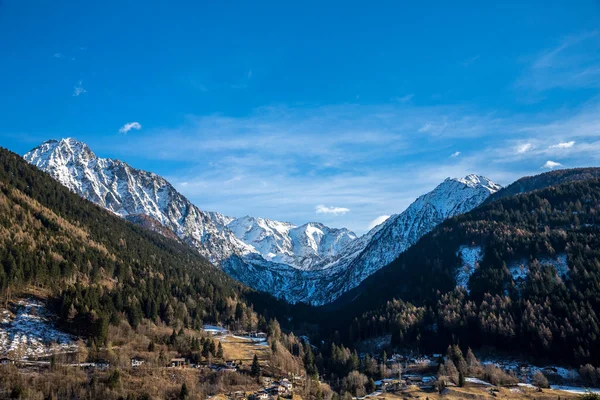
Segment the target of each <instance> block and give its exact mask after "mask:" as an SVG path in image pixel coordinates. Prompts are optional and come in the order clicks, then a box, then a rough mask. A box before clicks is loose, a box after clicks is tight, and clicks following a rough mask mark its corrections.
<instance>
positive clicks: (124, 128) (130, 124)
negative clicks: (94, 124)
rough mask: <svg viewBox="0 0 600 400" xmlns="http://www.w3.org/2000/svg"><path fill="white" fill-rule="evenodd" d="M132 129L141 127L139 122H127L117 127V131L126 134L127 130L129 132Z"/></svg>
mask: <svg viewBox="0 0 600 400" xmlns="http://www.w3.org/2000/svg"><path fill="white" fill-rule="evenodd" d="M132 129H135V130H139V129H142V125H141V124H140V123H139V122H128V123H126V124H125V125H123V126H122V127H121V128H120V129H119V133H122V134H124V135H126V134H127V132H129V131H130V130H132Z"/></svg>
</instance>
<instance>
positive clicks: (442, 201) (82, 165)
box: [24, 138, 500, 304]
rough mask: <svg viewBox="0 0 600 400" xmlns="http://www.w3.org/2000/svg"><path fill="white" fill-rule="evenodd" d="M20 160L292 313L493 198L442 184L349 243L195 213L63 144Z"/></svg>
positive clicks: (151, 183)
mask: <svg viewBox="0 0 600 400" xmlns="http://www.w3.org/2000/svg"><path fill="white" fill-rule="evenodd" d="M24 158H25V159H26V160H27V161H28V162H30V163H31V164H33V165H36V166H37V167H39V168H40V169H42V170H44V171H46V172H48V173H49V174H50V175H51V176H53V177H54V178H55V179H57V180H58V181H59V182H61V183H62V184H63V185H65V186H66V187H68V188H69V189H71V190H72V191H73V192H75V193H78V194H79V195H80V196H82V197H84V198H86V199H88V200H90V201H92V202H94V203H96V204H98V205H100V206H102V207H104V208H106V209H108V210H110V211H112V212H113V213H115V214H117V215H120V216H122V217H124V218H127V219H129V220H131V221H142V222H144V224H145V226H150V227H152V229H153V230H155V231H157V232H163V234H165V233H164V232H165V231H163V230H161V229H160V225H162V226H163V227H165V228H167V229H168V230H170V231H172V232H173V233H174V234H175V235H177V237H178V238H179V239H181V240H182V241H183V242H186V243H188V244H189V245H190V246H192V247H194V248H196V249H197V250H198V251H199V252H200V254H202V255H204V256H205V257H206V258H208V259H209V260H211V261H213V262H214V263H215V264H217V265H220V266H221V267H222V268H223V269H224V270H225V271H226V272H227V273H229V274H230V275H232V276H233V277H234V278H237V279H239V280H240V281H242V282H244V283H246V284H248V285H249V286H252V287H254V288H256V289H259V290H264V291H267V292H270V293H272V294H274V295H275V296H277V297H280V298H283V299H286V300H288V301H290V302H292V303H296V302H300V301H303V302H307V303H312V304H325V303H328V302H330V301H333V300H335V299H336V298H337V297H339V296H340V295H341V294H343V293H344V292H345V291H347V290H350V289H352V288H354V287H356V286H357V285H358V284H360V282H362V281H363V280H364V279H365V278H366V277H367V276H369V275H370V274H372V273H373V272H375V271H377V270H378V269H380V268H382V267H384V266H385V265H387V264H389V263H390V262H391V261H393V260H394V259H395V258H396V257H397V256H398V255H399V254H400V253H401V252H403V251H405V250H406V249H407V248H408V247H410V246H412V245H413V244H414V243H416V242H417V241H418V240H419V239H420V238H421V237H422V236H423V235H425V234H426V233H427V232H429V231H430V230H431V229H433V228H434V227H435V226H436V225H437V224H439V223H441V222H443V221H444V220H445V219H447V218H450V217H452V216H454V215H458V214H461V213H464V212H467V211H469V210H471V209H473V208H474V207H476V206H478V205H479V204H481V203H482V202H483V201H484V200H485V199H487V197H488V196H489V195H490V194H492V193H494V192H496V191H497V190H498V189H500V186H499V185H497V184H495V183H494V182H492V181H490V180H489V179H487V178H485V177H483V176H480V175H467V176H466V177H464V178H448V179H446V180H445V181H443V182H442V183H441V184H440V185H438V186H437V187H436V188H435V189H434V190H432V191H431V192H429V193H427V194H425V195H423V196H420V197H419V198H418V199H416V200H415V201H414V202H413V203H412V204H411V205H410V206H409V207H408V208H407V209H406V210H405V211H404V212H402V213H400V214H396V215H392V216H391V217H390V218H388V219H387V220H386V221H385V222H383V223H382V224H380V225H378V226H376V227H375V228H373V229H372V230H371V231H369V232H368V233H366V234H365V235H363V236H361V237H360V238H357V236H356V235H355V234H354V233H353V232H350V231H348V230H347V229H344V228H342V229H335V228H330V227H327V226H325V225H323V224H321V223H319V222H309V223H306V224H303V225H300V226H296V225H294V224H292V223H289V222H279V221H274V220H270V219H266V218H258V217H251V216H245V217H242V218H234V217H229V216H226V215H223V214H219V213H217V212H206V211H202V210H200V209H199V208H198V207H196V206H195V205H193V204H192V203H191V202H190V201H189V200H188V199H186V198H185V197H184V196H183V195H182V194H180V193H179V192H178V191H177V190H176V189H175V188H174V187H173V186H172V185H171V184H170V183H169V182H167V181H166V180H165V179H163V178H162V177H160V176H158V175H156V174H153V173H151V172H147V171H142V170H138V169H135V168H132V167H130V166H129V165H127V164H126V163H124V162H122V161H119V160H114V159H110V158H99V157H97V156H96V155H95V154H94V153H93V152H92V150H91V149H90V148H89V147H88V146H87V145H86V144H85V143H82V142H79V141H77V140H75V139H73V138H67V139H62V140H50V141H47V142H44V143H42V144H41V145H40V146H38V147H36V148H35V149H33V150H31V151H30V152H28V153H27V154H25V156H24ZM141 216H146V217H148V218H150V220H148V219H147V218H142V217H141ZM153 221H156V223H154V222H153ZM158 224H160V225H158Z"/></svg>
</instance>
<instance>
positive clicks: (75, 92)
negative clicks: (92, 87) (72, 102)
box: [73, 81, 87, 97]
mask: <svg viewBox="0 0 600 400" xmlns="http://www.w3.org/2000/svg"><path fill="white" fill-rule="evenodd" d="M84 93H87V90H85V89H84V88H83V81H79V82H77V86H75V88H74V89H73V96H75V97H79V96H80V95H82V94H84Z"/></svg>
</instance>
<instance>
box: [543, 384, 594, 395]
mask: <svg viewBox="0 0 600 400" xmlns="http://www.w3.org/2000/svg"><path fill="white" fill-rule="evenodd" d="M550 389H554V390H562V391H563V392H569V393H580V394H585V393H589V392H591V393H600V389H597V388H582V387H576V386H564V385H550Z"/></svg>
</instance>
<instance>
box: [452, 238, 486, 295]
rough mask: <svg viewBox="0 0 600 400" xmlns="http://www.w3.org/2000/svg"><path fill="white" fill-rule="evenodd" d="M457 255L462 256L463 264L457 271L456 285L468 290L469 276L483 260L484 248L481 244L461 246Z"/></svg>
mask: <svg viewBox="0 0 600 400" xmlns="http://www.w3.org/2000/svg"><path fill="white" fill-rule="evenodd" d="M456 255H457V256H459V257H460V259H461V264H462V265H461V267H460V268H459V269H458V271H457V273H456V278H455V279H456V286H460V287H464V288H465V289H467V291H468V283H469V278H470V277H471V275H473V272H475V269H476V268H477V267H478V265H479V263H480V262H481V260H483V249H482V248H481V246H460V247H459V248H458V251H457V252H456Z"/></svg>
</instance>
